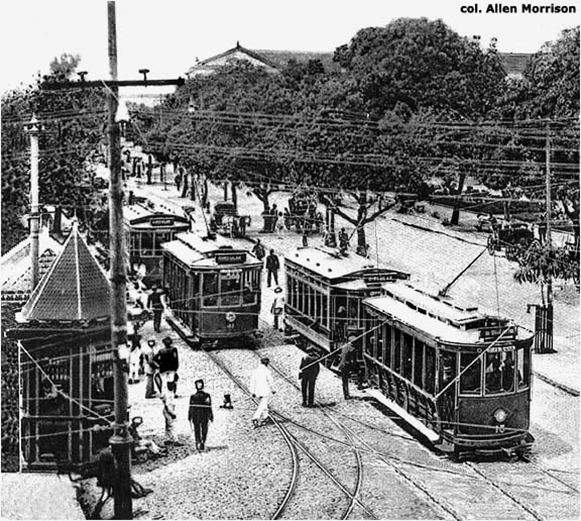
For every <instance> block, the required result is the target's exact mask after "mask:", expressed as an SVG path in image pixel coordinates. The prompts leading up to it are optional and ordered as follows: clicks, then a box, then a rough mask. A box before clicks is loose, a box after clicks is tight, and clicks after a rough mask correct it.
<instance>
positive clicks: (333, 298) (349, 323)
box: [284, 248, 409, 365]
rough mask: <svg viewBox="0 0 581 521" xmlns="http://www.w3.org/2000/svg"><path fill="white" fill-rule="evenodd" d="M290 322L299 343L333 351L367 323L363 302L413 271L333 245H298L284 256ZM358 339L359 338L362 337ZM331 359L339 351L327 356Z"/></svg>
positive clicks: (319, 349) (318, 349) (287, 315)
mask: <svg viewBox="0 0 581 521" xmlns="http://www.w3.org/2000/svg"><path fill="white" fill-rule="evenodd" d="M284 265H285V274H286V302H285V318H284V321H285V325H286V328H287V332H288V333H290V334H291V335H294V336H295V338H296V339H297V343H298V344H299V346H300V347H303V348H305V347H307V346H311V347H314V348H315V349H316V350H317V351H318V352H319V353H320V354H325V353H331V352H333V351H336V350H337V348H338V347H339V346H340V345H341V344H342V343H344V342H345V341H346V340H347V338H348V336H349V335H350V334H355V335H357V336H360V335H361V334H362V333H363V331H364V328H365V322H364V320H363V309H362V302H363V300H364V299H365V298H367V297H371V296H373V295H379V294H380V292H381V285H382V284H383V283H385V282H390V281H395V280H398V279H408V278H409V274H407V273H404V272H401V271H398V270H395V269H390V268H378V267H375V266H374V265H373V263H371V262H370V261H369V260H368V259H365V258H363V257H360V256H358V255H355V254H353V253H347V254H346V255H345V256H343V255H340V254H338V253H337V251H336V250H333V249H330V248H299V249H297V250H296V251H295V252H294V253H292V254H290V255H288V256H286V257H285V261H284ZM357 342H359V340H357ZM325 361H326V363H327V365H333V363H335V362H338V357H329V358H326V359H325Z"/></svg>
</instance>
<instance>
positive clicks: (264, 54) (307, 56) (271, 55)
mask: <svg viewBox="0 0 581 521" xmlns="http://www.w3.org/2000/svg"><path fill="white" fill-rule="evenodd" d="M232 60H246V61H248V62H250V63H251V64H252V65H255V66H257V67H263V68H265V69H266V70H267V71H268V72H273V73H277V72H280V71H281V70H283V69H284V68H285V67H286V66H287V65H288V62H289V61H290V60H295V61H296V62H297V63H307V62H308V61H309V60H320V61H321V63H322V64H323V67H324V68H325V71H327V72H340V71H341V67H340V65H339V64H338V63H335V62H334V61H333V53H332V52H310V51H277V50H271V49H247V48H245V47H242V46H241V45H240V44H239V43H238V42H237V43H236V47H233V48H232V49H228V50H227V51H225V52H223V53H220V54H216V55H215V56H211V57H210V58H206V59H205V60H202V61H198V62H197V63H196V64H195V65H193V66H192V67H190V69H189V70H188V71H187V72H186V75H187V76H188V77H190V78H191V77H193V76H198V75H207V74H211V73H212V72H215V70H216V69H217V68H219V67H222V66H223V65H226V63H228V62H229V61H232Z"/></svg>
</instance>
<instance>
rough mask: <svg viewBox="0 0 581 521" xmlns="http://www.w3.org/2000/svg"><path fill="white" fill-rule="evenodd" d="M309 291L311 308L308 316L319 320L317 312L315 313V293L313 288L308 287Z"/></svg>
mask: <svg viewBox="0 0 581 521" xmlns="http://www.w3.org/2000/svg"><path fill="white" fill-rule="evenodd" d="M307 290H308V292H309V295H308V302H309V308H308V311H307V314H308V315H309V316H310V317H312V319H313V320H317V316H316V312H315V291H314V290H313V288H312V287H311V286H307Z"/></svg>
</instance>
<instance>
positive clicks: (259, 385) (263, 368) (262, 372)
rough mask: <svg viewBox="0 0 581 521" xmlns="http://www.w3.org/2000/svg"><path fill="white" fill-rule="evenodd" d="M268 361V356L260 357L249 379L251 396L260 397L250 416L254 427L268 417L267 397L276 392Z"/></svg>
mask: <svg viewBox="0 0 581 521" xmlns="http://www.w3.org/2000/svg"><path fill="white" fill-rule="evenodd" d="M269 363H270V359H269V358H266V357H265V358H262V359H261V360H260V365H259V366H258V367H257V368H256V369H255V370H254V372H253V373H252V377H251V379H250V392H251V393H252V397H253V398H256V397H258V398H259V399H260V402H259V403H258V407H257V409H256V412H255V413H254V415H253V416H252V423H253V424H254V427H259V426H260V425H261V424H263V423H264V422H265V421H266V420H267V418H268V417H269V416H268V398H269V397H270V395H271V394H276V391H275V390H274V381H273V378H272V373H271V372H270V369H269V368H268V364H269Z"/></svg>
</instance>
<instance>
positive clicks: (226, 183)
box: [224, 181, 228, 201]
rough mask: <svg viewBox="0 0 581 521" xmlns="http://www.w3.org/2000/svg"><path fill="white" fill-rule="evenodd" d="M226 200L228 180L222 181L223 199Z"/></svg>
mask: <svg viewBox="0 0 581 521" xmlns="http://www.w3.org/2000/svg"><path fill="white" fill-rule="evenodd" d="M227 200H228V181H224V201H227Z"/></svg>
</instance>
